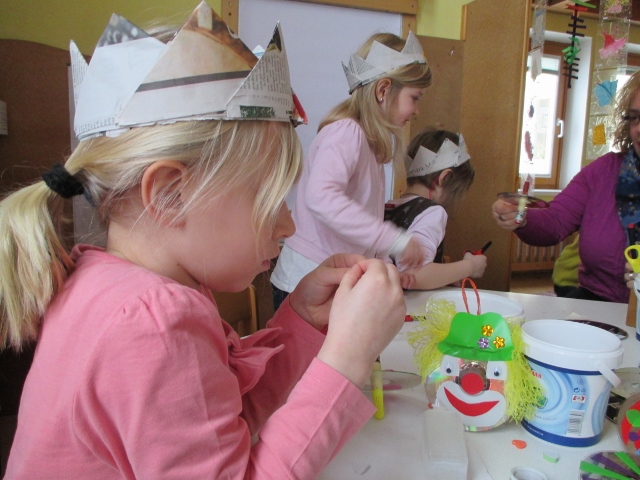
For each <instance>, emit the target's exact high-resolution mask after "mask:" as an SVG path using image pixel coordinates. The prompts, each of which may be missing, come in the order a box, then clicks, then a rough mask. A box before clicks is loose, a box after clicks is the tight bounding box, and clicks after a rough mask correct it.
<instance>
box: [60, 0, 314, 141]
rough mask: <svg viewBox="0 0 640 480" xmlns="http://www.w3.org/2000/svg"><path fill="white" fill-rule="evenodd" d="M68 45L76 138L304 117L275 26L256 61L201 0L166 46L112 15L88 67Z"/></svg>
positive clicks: (278, 29) (292, 120)
mask: <svg viewBox="0 0 640 480" xmlns="http://www.w3.org/2000/svg"><path fill="white" fill-rule="evenodd" d="M69 50H70V53H71V65H72V77H73V91H74V100H75V118H74V129H75V132H76V136H77V137H78V139H80V140H82V139H85V138H89V137H92V136H97V135H104V134H106V135H110V136H115V135H118V134H119V133H121V132H122V131H124V130H126V129H128V128H131V127H136V126H144V125H153V124H156V123H172V122H177V121H189V120H209V119H221V120H239V119H250V120H255V119H259V120H274V121H283V122H284V121H287V122H288V121H291V122H293V123H294V124H296V125H297V124H300V123H306V122H307V119H306V116H305V113H304V110H303V109H302V106H301V105H300V103H299V102H298V99H297V98H296V96H295V94H294V93H293V90H292V89H291V83H290V77H289V65H288V62H287V55H286V50H285V47H284V41H283V38H282V32H281V30H280V24H277V25H276V28H275V31H274V33H273V37H272V39H271V41H270V43H269V46H268V47H267V48H266V50H265V52H264V54H263V55H262V56H261V57H260V59H258V57H256V55H254V54H253V53H252V52H251V50H249V48H247V46H246V45H245V44H244V43H242V41H241V40H240V39H239V38H238V37H237V36H236V35H235V34H234V33H233V32H232V31H231V30H230V29H229V28H228V27H227V25H226V24H225V23H224V21H223V20H222V19H221V18H220V17H219V16H218V15H216V13H215V12H214V11H213V10H212V9H211V7H209V5H208V4H207V3H206V2H205V1H203V2H202V3H200V4H199V5H198V6H197V7H196V9H195V10H194V12H193V13H192V14H191V16H190V17H189V19H188V20H187V22H186V23H185V24H184V25H183V27H182V28H181V29H180V31H178V33H177V34H176V35H175V37H174V38H173V39H172V40H171V41H170V42H169V43H166V44H165V43H163V42H161V41H160V40H158V39H156V38H154V37H152V36H151V35H149V34H148V33H147V32H145V31H143V30H141V29H140V28H138V27H136V26H135V25H134V24H132V23H131V22H129V21H128V20H126V19H125V18H123V17H121V16H119V15H116V14H113V15H112V16H111V19H110V21H109V24H108V25H107V27H106V29H105V31H104V33H103V34H102V37H101V38H100V40H99V41H98V44H97V46H96V49H95V51H94V54H93V56H92V58H91V61H90V63H89V64H88V65H87V62H86V61H85V59H84V57H83V56H82V54H81V53H80V51H79V49H78V47H77V46H76V44H75V43H74V42H73V41H72V42H71V45H70V47H69Z"/></svg>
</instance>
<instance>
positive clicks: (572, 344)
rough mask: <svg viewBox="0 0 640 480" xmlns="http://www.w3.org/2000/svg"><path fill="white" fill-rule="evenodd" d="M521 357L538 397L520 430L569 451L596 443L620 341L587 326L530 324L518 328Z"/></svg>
mask: <svg viewBox="0 0 640 480" xmlns="http://www.w3.org/2000/svg"><path fill="white" fill-rule="evenodd" d="M522 339H523V341H524V343H525V357H526V359H527V360H528V361H529V365H530V366H531V370H532V373H533V374H534V375H535V376H536V377H538V379H539V380H540V383H541V385H542V389H543V395H544V397H543V398H542V399H541V401H540V405H539V406H538V408H537V410H536V413H535V415H534V416H533V417H532V418H531V419H530V420H528V421H527V420H523V422H522V426H523V427H524V428H525V429H526V430H527V431H528V432H530V433H531V434H532V435H534V436H536V437H538V438H540V439H542V440H545V441H547V442H551V443H555V444H557V445H564V446H569V447H586V446H589V445H594V444H596V443H597V442H598V441H599V440H600V437H601V435H602V428H603V424H604V418H605V412H606V408H607V403H608V399H609V392H610V390H611V386H612V385H619V383H620V379H619V378H618V377H617V375H616V374H615V373H614V372H613V370H614V369H616V368H618V367H619V366H620V365H621V363H622V354H623V348H622V344H621V342H620V339H619V338H618V337H616V336H615V335H614V334H612V333H609V332H607V331H605V330H602V329H600V328H597V327H593V326H591V325H585V324H582V323H576V322H570V321H566V320H535V321H532V322H527V323H525V324H523V325H522Z"/></svg>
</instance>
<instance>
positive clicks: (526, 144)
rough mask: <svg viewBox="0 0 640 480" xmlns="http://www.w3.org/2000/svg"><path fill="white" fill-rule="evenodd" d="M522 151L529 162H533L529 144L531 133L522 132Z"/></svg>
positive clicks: (531, 145) (531, 146)
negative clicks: (523, 150)
mask: <svg viewBox="0 0 640 480" xmlns="http://www.w3.org/2000/svg"><path fill="white" fill-rule="evenodd" d="M524 149H525V151H526V152H527V158H528V159H529V161H530V162H531V161H533V144H532V143H531V132H529V131H528V130H527V131H526V132H524Z"/></svg>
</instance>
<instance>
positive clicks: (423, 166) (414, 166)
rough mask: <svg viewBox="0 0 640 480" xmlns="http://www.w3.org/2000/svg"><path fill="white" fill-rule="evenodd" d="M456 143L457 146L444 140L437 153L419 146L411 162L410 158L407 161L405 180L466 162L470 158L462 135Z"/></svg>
mask: <svg viewBox="0 0 640 480" xmlns="http://www.w3.org/2000/svg"><path fill="white" fill-rule="evenodd" d="M458 141H459V143H460V145H459V146H458V145H456V144H455V143H453V142H452V141H451V140H449V139H448V138H446V139H445V140H444V142H443V143H442V145H440V148H439V149H438V153H435V152H432V151H431V150H429V149H428V148H425V147H423V146H422V145H421V146H420V148H418V151H417V152H416V156H415V157H414V158H413V160H412V159H411V158H409V159H408V160H409V162H410V165H409V168H408V169H407V178H411V177H422V176H424V175H427V174H429V173H433V172H439V171H442V170H444V169H445V168H450V167H457V166H458V165H462V164H463V163H464V162H466V161H468V160H469V159H470V158H471V156H470V155H469V152H467V144H466V143H465V141H464V138H463V137H462V134H459V140H458Z"/></svg>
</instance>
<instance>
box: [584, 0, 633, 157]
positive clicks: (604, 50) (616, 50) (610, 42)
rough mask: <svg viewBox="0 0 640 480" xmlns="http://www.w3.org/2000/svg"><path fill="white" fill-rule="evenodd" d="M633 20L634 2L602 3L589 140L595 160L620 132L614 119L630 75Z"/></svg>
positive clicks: (605, 0) (611, 0)
mask: <svg viewBox="0 0 640 480" xmlns="http://www.w3.org/2000/svg"><path fill="white" fill-rule="evenodd" d="M630 17H631V1H630V0H602V1H601V2H600V11H599V18H600V20H599V22H598V33H597V35H595V36H594V41H595V44H594V49H596V51H597V52H598V54H597V55H595V57H594V60H595V63H594V67H593V74H592V77H591V88H592V95H591V100H590V107H589V120H588V124H589V127H588V131H589V135H590V138H589V141H588V142H587V145H586V147H587V148H586V149H587V152H586V157H587V159H588V160H593V159H595V158H598V157H599V156H601V155H604V154H605V153H606V152H607V151H609V150H610V148H611V145H610V139H611V138H610V137H611V134H612V132H614V131H615V129H616V119H614V118H613V112H614V104H615V96H616V92H617V90H618V77H619V76H620V75H625V74H626V69H627V67H626V64H627V48H626V46H627V43H628V39H629V25H630Z"/></svg>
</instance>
